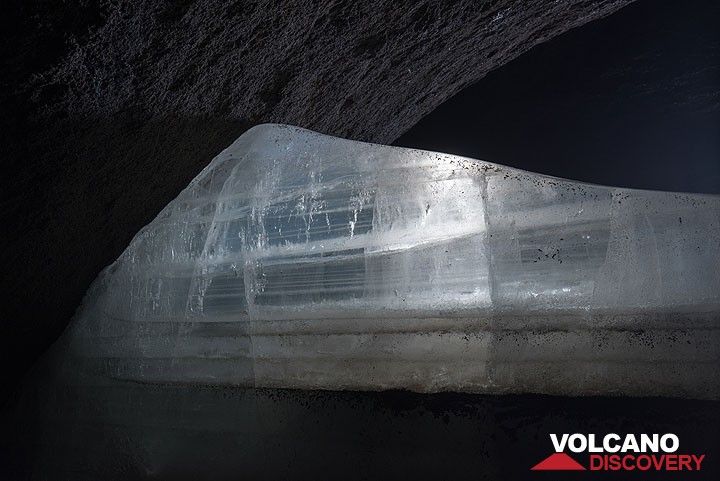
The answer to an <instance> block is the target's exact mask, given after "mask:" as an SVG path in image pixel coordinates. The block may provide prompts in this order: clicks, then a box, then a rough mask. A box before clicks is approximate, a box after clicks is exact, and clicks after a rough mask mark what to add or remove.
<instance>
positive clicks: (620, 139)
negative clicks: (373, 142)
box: [395, 0, 720, 194]
mask: <svg viewBox="0 0 720 481" xmlns="http://www.w3.org/2000/svg"><path fill="white" fill-rule="evenodd" d="M395 144H396V145H401V146H405V147H416V148H424V149H428V150H437V151H440V152H450V153H454V154H459V155H464V156H468V157H473V158H479V159H483V160H488V161H491V162H497V163H500V164H505V165H511V166H514V167H519V168H522V169H526V170H530V171H534V172H542V173H544V174H550V175H554V176H558V177H566V178H570V179H576V180H582V181H586V182H592V183H598V184H605V185H614V186H622V187H633V188H640V189H655V190H670V191H679V192H701V193H713V194H720V2H715V1H707V0H700V1H689V2H672V1H639V2H636V3H634V4H632V5H630V6H628V7H626V8H624V9H623V10H622V11H621V12H619V13H617V14H615V15H612V16H610V17H608V18H605V19H602V20H599V21H596V22H593V23H590V24H588V25H585V26H584V27H582V28H579V29H576V30H573V31H571V32H568V33H566V34H564V35H562V36H561V37H558V38H556V39H553V40H550V41H549V42H546V43H544V44H542V45H539V46H538V47H536V48H534V49H533V50H532V51H531V52H529V53H528V54H526V55H523V56H521V57H519V58H518V59H516V60H514V61H513V62H511V63H509V64H508V65H506V66H505V67H503V68H500V69H498V70H495V71H493V72H491V73H490V74H489V75H488V76H487V77H486V78H484V79H483V80H482V81H481V82H478V83H477V84H475V85H473V86H471V87H469V88H467V89H465V90H463V91H462V92H460V93H459V94H458V95H456V96H455V97H453V98H452V99H450V100H448V101H447V102H445V103H443V104H442V105H440V106H439V107H438V108H437V109H435V110H434V111H433V112H432V113H430V114H429V115H427V116H426V117H424V118H423V119H422V120H421V121H420V122H418V123H417V124H416V125H415V126H414V127H413V128H412V129H410V130H409V131H408V132H406V133H405V134H404V135H402V136H401V137H400V138H399V139H398V140H397V141H396V142H395Z"/></svg>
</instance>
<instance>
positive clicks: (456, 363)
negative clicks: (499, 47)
mask: <svg viewBox="0 0 720 481" xmlns="http://www.w3.org/2000/svg"><path fill="white" fill-rule="evenodd" d="M719 327H720V197H719V196H712V195H701V194H685V193H669V192H655V191H643V190H633V189H626V188H615V187H604V186H597V185H590V184H586V183H581V182H575V181H570V180H564V179H560V178H554V177H549V176H544V175H539V174H535V173H530V172H525V171H521V170H517V169H513V168H509V167H505V166H501V165H498V164H493V163H490V162H485V161H479V160H473V159H469V158H464V157H459V156H455V155H448V154H442V153H436V152H428V151H421V150H415V149H405V148H399V147H390V146H383V145H374V144H368V143H362V142H357V141H351V140H345V139H338V138H334V137H330V136H326V135H323V134H319V133H315V132H311V131H308V130H304V129H301V128H297V127H292V126H287V125H276V124H266V125H260V126H256V127H254V128H252V129H250V130H249V131H247V132H246V133H244V134H243V135H242V136H241V137H240V138H238V139H237V140H236V141H235V142H234V143H233V144H232V145H231V146H230V147H228V148H227V149H226V150H225V151H223V152H222V153H221V154H219V155H218V156H217V157H216V158H215V159H213V160H212V162H211V163H210V164H209V165H208V166H207V167H206V168H205V169H204V170H203V171H202V172H201V173H200V174H199V175H198V176H197V177H196V178H195V179H194V180H193V181H192V182H191V183H190V185H189V186H188V187H187V188H186V189H185V190H184V191H183V192H182V193H180V195H179V196H178V197H177V198H176V199H175V200H173V201H172V202H171V203H170V204H168V205H167V206H166V207H165V209H164V210H163V211H162V212H160V214H159V215H158V216H157V218H156V219H155V220H153V221H152V222H151V223H150V224H149V225H147V226H146V227H144V228H143V229H142V230H141V231H140V232H139V233H138V234H137V235H136V236H135V238H134V239H133V240H132V242H131V244H130V245H129V247H128V248H127V249H126V250H125V252H123V254H122V255H121V256H120V257H119V258H118V259H117V260H116V261H115V262H114V263H113V264H112V265H110V266H109V267H107V268H106V269H105V270H104V271H103V272H102V273H101V274H100V276H99V277H98V279H97V280H96V281H95V282H94V283H93V285H92V286H91V288H90V290H89V291H88V293H87V295H86V297H85V300H84V301H83V304H82V306H81V308H80V309H79V310H78V313H77V314H76V316H75V318H74V320H73V322H72V323H71V325H70V326H69V328H68V329H67V330H66V332H65V333H64V335H63V336H62V337H61V339H60V340H59V341H58V342H57V343H56V345H55V346H54V348H53V349H54V351H55V352H56V353H57V354H58V358H59V359H61V362H60V364H59V366H60V368H59V369H60V370H61V371H62V375H63V376H65V378H66V379H68V382H77V383H100V382H102V380H107V379H115V380H116V379H122V380H131V381H137V382H147V383H190V384H210V385H212V384H223V385H236V386H253V387H287V388H303V389H356V390H381V389H409V390H415V391H421V392H435V391H462V392H480V393H498V394H499V393H524V392H532V393H546V394H564V395H590V394H623V395H662V396H683V397H695V398H718V397H720V374H719V371H718V369H717V367H718V360H719V359H720V347H719V346H720V331H719V329H718V328H719Z"/></svg>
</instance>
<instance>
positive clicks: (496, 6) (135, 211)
mask: <svg viewBox="0 0 720 481" xmlns="http://www.w3.org/2000/svg"><path fill="white" fill-rule="evenodd" d="M629 1H630V0H567V1H560V2H558V1H554V0H531V1H519V0H518V1H470V0H466V1H452V2H445V1H442V2H441V1H438V2H430V1H426V2H415V1H412V2H396V1H387V2H380V1H372V0H367V1H353V2H336V1H318V2H312V1H298V2H294V1H289V0H288V1H284V2H269V1H256V2H244V1H235V2H223V1H216V0H198V1H184V2H165V1H163V2H160V1H141V0H137V1H127V2H125V1H123V2H111V1H104V0H101V1H99V0H76V1H70V2H62V3H57V4H55V3H54V2H47V3H37V4H36V3H32V2H24V1H14V2H8V4H7V6H6V12H5V13H6V16H5V18H4V22H5V23H6V25H5V26H4V31H5V32H6V38H5V42H4V43H3V45H2V62H3V65H2V67H3V72H4V73H3V79H2V84H0V87H2V93H1V94H0V102H1V105H0V106H1V107H2V109H3V112H4V115H3V116H2V119H1V121H0V122H1V123H0V131H2V136H3V137H2V139H1V141H2V144H1V145H3V150H4V155H3V165H4V167H3V175H2V180H0V183H1V187H2V200H1V202H0V216H1V219H0V222H1V223H2V224H0V225H2V226H3V229H4V235H3V236H2V241H1V242H2V245H1V246H0V261H1V262H2V266H3V273H2V276H1V278H0V288H1V289H2V292H3V294H4V301H3V303H4V305H3V308H2V311H1V312H2V319H1V320H0V326H1V330H0V340H1V344H0V353H1V354H0V365H2V366H3V370H4V371H5V374H6V379H7V382H6V383H5V385H6V386H9V385H11V380H12V379H13V378H14V377H17V376H18V375H20V374H22V372H23V371H24V369H25V368H26V366H28V365H29V363H30V362H32V360H33V359H34V358H35V357H36V356H37V355H38V353H40V352H41V351H42V350H43V349H44V348H46V347H47V346H48V345H49V344H50V343H51V342H52V341H53V340H54V339H55V338H56V337H57V335H58V334H59V333H60V332H61V331H62V329H63V328H64V327H65V325H66V324H67V322H68V320H69V319H70V317H71V316H72V314H73V312H74V310H75V308H76V307H77V306H78V304H79V302H80V300H81V299H82V296H83V294H84V292H85V290H86V289H87V287H88V285H89V284H90V282H92V280H93V279H94V278H95V276H96V275H97V273H98V272H99V271H100V270H101V269H102V268H103V267H104V266H106V265H108V264H109V263H111V262H112V261H113V260H114V259H115V258H116V257H117V256H118V255H119V254H120V253H121V252H122V250H123V249H124V248H125V246H126V245H127V244H128V242H129V241H130V239H131V238H132V236H133V235H134V234H135V233H136V232H137V231H138V230H139V229H140V228H141V227H142V226H143V225H144V224H146V223H147V222H149V221H150V220H151V219H152V218H153V217H154V216H155V215H156V214H157V212H159V211H160V209H161V208H162V207H163V206H164V205H165V204H167V203H168V202H169V201H170V200H171V199H172V198H173V197H174V196H175V195H176V194H177V193H178V192H179V191H180V190H181V189H182V188H183V187H184V186H185V185H187V183H188V182H189V181H190V180H191V179H192V178H193V177H194V176H195V175H196V174H197V173H198V172H199V171H200V170H201V169H202V167H204V166H205V165H206V164H207V163H208V162H209V161H210V159H211V158H212V157H213V156H214V155H215V154H217V153H218V152H219V151H220V150H222V149H223V148H224V147H225V146H227V145H228V144H229V143H230V142H231V141H232V140H234V139H235V138H236V137H238V136H239V135H240V134H241V133H242V132H243V131H244V130H245V129H246V128H248V127H249V126H252V125H254V124H257V123H262V122H283V123H290V124H295V125H299V126H302V127H307V128H310V129H314V130H318V131H321V132H325V133H329V134H333V135H338V136H343V137H350V138H356V139H360V140H366V141H374V142H382V143H389V142H392V141H393V140H394V139H395V138H397V137H398V136H399V135H401V134H402V133H403V132H405V131H406V130H407V129H408V128H409V127H411V126H412V125H413V124H415V123H416V122H417V121H418V120H420V119H421V118H422V117H423V116H424V115H426V114H427V113H428V112H430V111H432V110H433V109H434V108H435V107H437V106H438V105H439V104H441V103H442V102H443V101H445V100H446V99H448V98H449V97H451V96H452V95H454V94H455V93H457V92H458V91H460V90H461V89H462V88H463V87H465V86H468V85H469V84H471V83H473V82H475V81H476V80H478V79H480V78H481V77H483V76H484V75H485V74H486V73H487V72H489V71H490V70H492V69H493V68H496V67H498V66H500V65H502V64H504V63H506V62H508V61H509V60H511V59H513V58H515V57H516V56H518V55H520V54H521V53H523V52H524V51H526V50H528V49H529V48H531V47H533V46H534V45H536V44H538V43H540V42H542V41H544V40H546V39H549V38H551V37H553V36H556V35H558V34H560V33H562V32H564V31H566V30H568V29H570V28H573V27H575V26H578V25H582V24H583V23H586V22H588V21H591V20H593V19H596V18H599V17H602V16H605V15H607V14H610V13H612V12H614V11H616V10H617V9H619V8H620V7H622V6H623V5H625V4H627V3H629Z"/></svg>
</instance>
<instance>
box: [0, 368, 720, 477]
mask: <svg viewBox="0 0 720 481" xmlns="http://www.w3.org/2000/svg"><path fill="white" fill-rule="evenodd" d="M18 401H19V405H20V406H21V408H19V409H18V410H17V411H15V413H14V415H15V416H14V419H13V421H12V424H11V425H9V424H8V420H5V426H4V431H3V432H4V433H5V435H4V436H3V437H2V446H1V448H2V449H1V451H2V453H3V458H5V459H3V460H2V462H3V467H4V472H5V477H4V479H73V480H76V481H81V480H86V479H87V480H98V479H103V480H114V479H124V480H127V479H188V480H190V479H192V480H205V479H208V480H210V479H213V480H217V479H228V480H230V479H308V480H311V479H314V480H317V479H346V480H361V479H416V480H425V479H427V480H437V479H453V480H465V479H467V480H478V479H503V480H514V479H518V480H521V479H525V480H526V479H543V480H544V479H548V480H549V479H558V477H562V479H588V478H589V477H593V478H594V477H600V478H602V479H633V480H636V479H676V478H677V477H678V476H679V475H682V476H683V477H687V478H688V479H708V480H711V479H718V476H719V475H720V470H719V469H718V466H719V465H718V462H717V458H716V453H717V449H718V446H720V409H718V407H719V405H718V403H717V402H713V401H692V400H678V399H660V398H636V399H628V398H608V397H596V398H562V397H549V396H539V395H523V396H482V395H468V394H450V393H444V394H416V393H410V392H394V391H391V392H383V393H373V392H364V393H360V392H331V391H312V392H307V391H291V390H255V389H240V388H228V387H212V386H207V387H193V386H184V387H180V386H162V385H139V384H132V383H122V382H117V383H112V384H111V383H107V382H106V383H104V384H102V385H98V386H92V385H85V386H82V387H72V386H55V385H52V384H44V385H43V384H39V383H38V384H35V385H34V387H33V388H32V389H30V390H28V391H26V393H25V395H24V396H23V397H22V398H21V399H19V400H18ZM576 432H577V433H596V434H597V435H599V436H602V435H604V434H606V433H611V432H617V433H621V434H623V435H624V434H625V433H636V434H638V435H639V433H659V434H664V433H667V432H670V433H674V434H676V435H677V436H678V437H679V438H680V448H679V450H678V453H687V454H690V453H692V454H706V458H707V459H706V460H705V461H704V464H703V470H702V471H701V472H693V473H678V472H659V473H656V472H646V473H638V472H592V473H588V472H581V473H568V472H561V473H556V472H546V473H540V472H531V471H530V468H531V467H532V466H534V465H535V464H536V463H537V462H539V461H541V460H542V459H544V458H545V457H547V456H549V455H550V454H551V453H552V452H553V447H552V443H551V441H550V437H549V434H550V433H576ZM587 457H588V456H587V454H581V455H577V456H576V458H577V460H578V461H579V462H581V463H583V464H585V465H587Z"/></svg>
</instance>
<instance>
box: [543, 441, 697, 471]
mask: <svg viewBox="0 0 720 481" xmlns="http://www.w3.org/2000/svg"><path fill="white" fill-rule="evenodd" d="M550 441H551V442H552V445H553V448H555V453H554V454H551V455H550V456H548V457H547V458H545V459H543V460H542V461H540V462H539V463H537V464H536V465H535V466H533V467H532V468H531V470H532V471H587V470H589V471H701V470H702V463H703V461H704V460H705V455H704V454H691V453H679V452H678V450H679V448H680V439H679V438H678V437H677V436H676V435H674V434H670V433H668V434H639V435H635V434H626V435H624V436H621V435H619V434H614V433H610V434H606V435H605V436H603V437H600V436H595V435H594V434H580V433H574V434H567V433H565V434H551V435H550ZM566 451H570V452H571V453H573V456H571V455H570V454H567V453H566ZM583 453H588V454H589V455H590V456H589V459H588V461H587V464H586V465H583V464H581V463H579V462H578V461H577V460H576V459H575V457H577V456H575V455H577V454H583ZM583 458H584V456H583Z"/></svg>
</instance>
